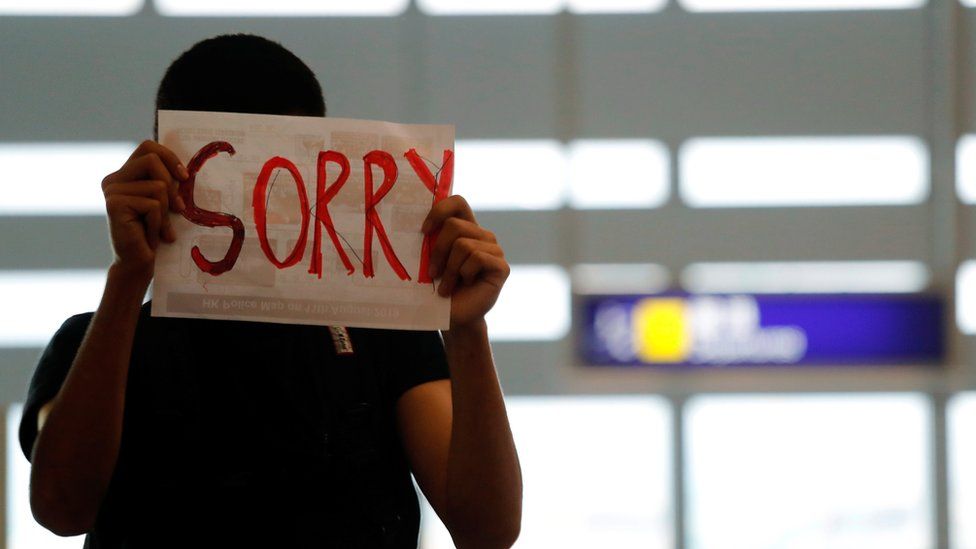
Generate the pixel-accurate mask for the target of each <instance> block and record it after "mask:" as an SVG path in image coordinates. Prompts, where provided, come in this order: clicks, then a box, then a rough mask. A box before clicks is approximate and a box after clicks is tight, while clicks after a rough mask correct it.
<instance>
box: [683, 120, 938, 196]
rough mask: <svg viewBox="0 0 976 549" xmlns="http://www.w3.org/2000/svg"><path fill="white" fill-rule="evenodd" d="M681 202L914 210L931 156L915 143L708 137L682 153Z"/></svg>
mask: <svg viewBox="0 0 976 549" xmlns="http://www.w3.org/2000/svg"><path fill="white" fill-rule="evenodd" d="M680 162H681V165H680V172H681V173H680V176H681V177H680V179H681V181H680V189H681V197H682V198H683V199H684V201H685V202H687V203H688V204H689V205H691V206H694V207H700V208H708V207H746V206H749V207H763V206H853V205H896V204H918V203H920V202H923V201H925V200H926V199H927V198H928V194H929V165H928V151H927V149H926V146H925V144H924V143H923V142H922V141H921V140H920V139H918V138H916V137H898V136H878V137H707V138H695V139H691V140H689V141H688V142H687V143H685V144H684V145H683V146H682V147H681V152H680Z"/></svg>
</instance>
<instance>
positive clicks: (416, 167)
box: [403, 149, 454, 284]
mask: <svg viewBox="0 0 976 549" xmlns="http://www.w3.org/2000/svg"><path fill="white" fill-rule="evenodd" d="M403 156H405V157H406V158H407V161H408V162H410V166H411V167H412V168H413V171H414V172H416V174H417V177H419V178H420V180H421V181H423V183H424V186H425V187H427V189H428V190H430V192H431V194H433V195H434V204H437V203H438V202H440V201H441V200H444V199H445V198H447V195H449V194H450V193H451V184H452V183H453V182H454V151H451V150H445V151H444V160H443V162H442V163H441V169H440V171H438V172H437V179H436V180H435V179H434V174H432V173H430V169H429V168H428V167H427V164H425V163H424V160H423V159H422V158H421V157H420V155H419V154H417V150H416V149H410V150H409V151H407V152H406V154H404V155H403ZM438 234H440V230H439V229H438V230H436V231H434V232H432V233H430V234H428V235H425V236H424V243H423V245H422V246H421V248H420V272H419V273H418V274H417V282H419V283H421V284H426V283H428V282H431V279H430V274H428V272H427V269H428V265H429V263H430V248H431V247H432V246H433V245H434V242H436V241H437V235H438Z"/></svg>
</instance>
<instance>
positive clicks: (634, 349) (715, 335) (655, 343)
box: [578, 294, 944, 366]
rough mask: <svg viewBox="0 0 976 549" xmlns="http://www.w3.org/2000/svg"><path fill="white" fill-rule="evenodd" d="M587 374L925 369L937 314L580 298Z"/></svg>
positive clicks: (802, 304)
mask: <svg viewBox="0 0 976 549" xmlns="http://www.w3.org/2000/svg"><path fill="white" fill-rule="evenodd" d="M584 299H585V301H584V303H583V314H582V325H581V329H580V330H579V332H578V333H579V334H580V338H581V339H580V352H581V354H582V356H583V360H584V361H585V362H587V363H589V364H595V365H648V364H649V365H669V364H672V365H692V366H732V365H768V364H784V365H785V364H923V363H924V364H931V363H936V362H939V361H941V359H942V355H943V347H944V329H943V305H942V299H941V297H938V296H929V295H852V294H843V295H796V294H790V295H667V294H662V295H651V296H587V297H585V298H584Z"/></svg>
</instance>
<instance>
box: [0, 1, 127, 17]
mask: <svg viewBox="0 0 976 549" xmlns="http://www.w3.org/2000/svg"><path fill="white" fill-rule="evenodd" d="M141 9H142V0H97V1H96V0H92V1H85V2H82V1H79V0H0V15H54V16H67V15H70V16H124V15H132V14H134V13H138V12H139V10H141Z"/></svg>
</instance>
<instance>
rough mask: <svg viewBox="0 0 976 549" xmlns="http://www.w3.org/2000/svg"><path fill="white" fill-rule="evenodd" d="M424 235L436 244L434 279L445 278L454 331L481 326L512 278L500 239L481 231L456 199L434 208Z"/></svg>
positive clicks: (432, 264) (441, 287) (442, 286)
mask: <svg viewBox="0 0 976 549" xmlns="http://www.w3.org/2000/svg"><path fill="white" fill-rule="evenodd" d="M421 231H422V232H423V233H424V234H427V235H432V236H433V237H434V239H435V240H434V245H433V247H432V249H431V254H430V275H431V278H436V277H440V283H439V284H438V286H437V292H438V293H439V294H440V295H442V296H445V297H446V296H451V328H452V329H453V328H463V327H467V326H473V325H475V324H477V323H480V322H482V321H483V320H484V317H485V314H486V313H487V312H488V311H489V310H490V309H491V307H492V305H494V304H495V301H496V300H497V299H498V293H499V292H500V291H501V289H502V285H503V284H504V283H505V279H507V278H508V273H509V272H510V268H509V266H508V262H507V261H505V253H504V252H503V251H502V248H501V246H499V245H498V242H497V241H496V240H495V235H494V234H493V233H492V232H491V231H489V230H487V229H485V228H483V227H481V226H480V225H478V222H477V221H475V218H474V212H472V211H471V207H470V206H469V205H468V203H467V202H466V201H465V200H464V198H462V197H460V196H457V195H455V196H449V197H447V198H445V199H444V200H441V201H440V202H438V203H437V204H435V205H434V207H433V208H431V210H430V213H429V214H427V219H425V220H424V224H423V226H422V227H421Z"/></svg>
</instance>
